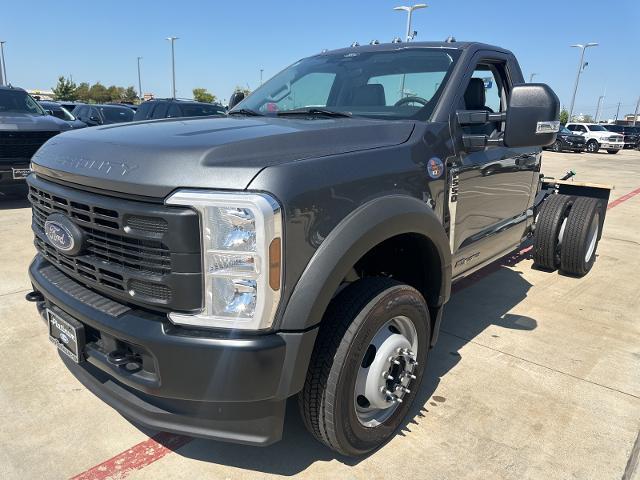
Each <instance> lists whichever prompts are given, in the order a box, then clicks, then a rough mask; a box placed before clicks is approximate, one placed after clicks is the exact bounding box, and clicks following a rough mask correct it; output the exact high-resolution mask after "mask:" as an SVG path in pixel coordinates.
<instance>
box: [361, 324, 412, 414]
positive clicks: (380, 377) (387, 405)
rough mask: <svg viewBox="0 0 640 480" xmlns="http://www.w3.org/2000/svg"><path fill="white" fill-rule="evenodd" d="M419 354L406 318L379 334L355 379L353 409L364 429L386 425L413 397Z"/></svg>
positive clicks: (371, 344) (368, 349)
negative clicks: (417, 356) (410, 397)
mask: <svg viewBox="0 0 640 480" xmlns="http://www.w3.org/2000/svg"><path fill="white" fill-rule="evenodd" d="M417 351H418V339H417V333H416V329H415V326H414V325H413V322H411V320H409V319H408V318H407V317H403V316H401V317H394V318H393V319H391V320H389V321H388V322H386V323H385V324H384V325H383V326H382V327H381V328H380V329H379V330H378V331H377V332H376V334H375V335H374V337H373V339H372V340H371V342H370V344H369V347H368V348H367V351H366V353H365V355H364V357H363V359H362V360H361V362H360V366H359V369H358V375H357V377H356V385H355V392H354V406H355V410H356V415H357V417H358V420H359V421H360V423H361V424H362V425H364V426H366V427H375V426H377V425H379V424H381V423H383V422H384V421H385V420H387V419H388V418H389V417H390V416H391V415H392V414H393V412H394V411H395V410H396V408H397V407H398V405H399V404H400V403H402V401H403V398H404V397H405V396H406V395H408V394H409V393H411V390H410V387H411V383H412V382H413V381H414V380H415V379H416V375H415V373H414V372H415V369H416V367H417V366H418V362H417V361H416V355H417Z"/></svg>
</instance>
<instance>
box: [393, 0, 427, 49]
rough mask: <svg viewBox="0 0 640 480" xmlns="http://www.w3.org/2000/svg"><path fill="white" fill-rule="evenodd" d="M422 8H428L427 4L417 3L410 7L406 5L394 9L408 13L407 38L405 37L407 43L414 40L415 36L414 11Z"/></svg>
mask: <svg viewBox="0 0 640 480" xmlns="http://www.w3.org/2000/svg"><path fill="white" fill-rule="evenodd" d="M420 8H427V5H426V4H425V3H417V4H415V5H412V6H410V7H408V6H405V5H402V6H400V7H393V9H394V10H399V11H403V12H407V36H406V37H405V38H406V41H407V42H410V41H411V40H413V35H412V34H411V17H412V16H413V11H414V10H418V9H420Z"/></svg>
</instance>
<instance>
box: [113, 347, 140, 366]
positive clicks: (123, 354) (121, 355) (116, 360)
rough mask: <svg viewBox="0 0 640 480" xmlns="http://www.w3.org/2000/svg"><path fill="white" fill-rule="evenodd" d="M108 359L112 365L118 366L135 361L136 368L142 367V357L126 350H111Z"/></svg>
mask: <svg viewBox="0 0 640 480" xmlns="http://www.w3.org/2000/svg"><path fill="white" fill-rule="evenodd" d="M107 360H108V361H109V363H110V364H111V365H115V366H117V367H121V366H123V365H128V364H130V363H133V364H135V367H134V368H142V366H141V365H140V358H139V357H138V356H137V355H134V354H132V353H129V352H127V351H124V350H114V351H113V352H109V354H108V355H107Z"/></svg>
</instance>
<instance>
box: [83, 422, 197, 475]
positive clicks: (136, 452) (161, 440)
mask: <svg viewBox="0 0 640 480" xmlns="http://www.w3.org/2000/svg"><path fill="white" fill-rule="evenodd" d="M191 440H193V438H192V437H186V436H184V435H176V434H173V433H166V432H160V433H158V434H157V435H154V436H153V437H151V438H149V439H147V440H145V441H144V442H140V443H139V444H137V445H134V446H133V447H131V448H130V449H128V450H125V451H124V452H121V453H119V454H118V455H116V456H115V457H112V458H110V459H109V460H107V461H106V462H102V463H101V464H99V465H96V466H95V467H92V468H90V469H89V470H87V471H85V472H82V473H80V474H78V475H76V476H75V477H73V478H72V479H71V480H105V479H107V478H118V479H124V478H126V477H128V476H129V474H130V473H131V472H133V471H135V470H140V469H141V468H144V467H146V466H147V465H150V464H152V463H153V462H155V461H157V460H160V459H161V458H162V457H164V456H165V455H166V454H167V453H169V452H172V451H174V450H176V449H178V448H180V447H183V446H185V445H186V444H187V443H189V442H190V441H191Z"/></svg>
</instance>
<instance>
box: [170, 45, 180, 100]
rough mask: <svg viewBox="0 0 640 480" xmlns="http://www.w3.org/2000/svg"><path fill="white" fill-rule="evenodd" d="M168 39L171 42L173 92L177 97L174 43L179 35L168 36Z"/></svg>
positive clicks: (174, 96)
mask: <svg viewBox="0 0 640 480" xmlns="http://www.w3.org/2000/svg"><path fill="white" fill-rule="evenodd" d="M167 40H169V41H170V42H171V92H172V96H173V98H176V56H175V49H174V46H173V45H174V43H175V41H176V40H178V37H167Z"/></svg>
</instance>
